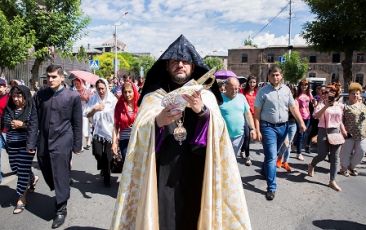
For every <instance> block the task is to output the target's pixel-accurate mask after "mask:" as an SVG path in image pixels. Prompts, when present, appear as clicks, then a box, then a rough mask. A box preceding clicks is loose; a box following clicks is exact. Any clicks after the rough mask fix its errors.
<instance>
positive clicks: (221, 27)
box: [76, 0, 314, 57]
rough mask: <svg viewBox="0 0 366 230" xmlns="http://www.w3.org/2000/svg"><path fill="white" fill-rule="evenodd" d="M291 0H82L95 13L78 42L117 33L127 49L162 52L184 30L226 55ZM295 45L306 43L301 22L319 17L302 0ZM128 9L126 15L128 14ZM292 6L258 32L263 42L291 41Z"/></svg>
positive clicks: (207, 50) (203, 49) (206, 50)
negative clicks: (290, 18)
mask: <svg viewBox="0 0 366 230" xmlns="http://www.w3.org/2000/svg"><path fill="white" fill-rule="evenodd" d="M288 2H289V1H288V0H202V1H201V0H184V1H182V0H168V1H167V0H145V1H138V0H123V1H115V0H113V1H112V0H103V1H95V0H82V10H83V11H84V13H85V14H86V15H88V16H89V17H90V18H91V23H90V24H89V26H88V27H87V29H86V32H87V35H86V36H85V37H83V38H82V39H81V40H79V41H77V43H76V45H78V46H80V45H84V46H87V44H90V45H91V46H93V45H100V44H101V43H102V42H104V41H106V40H110V39H112V37H113V33H114V25H115V24H118V23H119V24H120V25H119V26H117V30H118V31H117V35H118V39H119V40H121V41H123V42H124V43H126V44H127V48H126V49H127V51H128V52H149V53H152V54H153V55H154V56H156V57H159V56H160V54H161V53H162V52H163V51H164V50H165V49H166V48H167V47H168V46H169V44H170V43H172V42H173V41H174V40H175V39H176V38H177V37H178V36H179V35H180V34H184V35H185V36H186V37H187V39H188V40H190V41H191V43H192V44H193V45H194V46H195V47H196V49H197V50H198V52H199V53H200V54H201V56H205V55H207V54H227V50H228V49H233V48H238V47H240V46H242V44H243V41H244V40H245V39H246V38H248V36H251V37H253V36H254V35H255V34H257V33H258V31H259V30H260V29H262V27H263V26H264V25H266V24H267V23H268V22H269V20H271V19H272V18H273V17H275V16H276V15H277V14H278V13H279V12H280V11H281V9H283V8H284V7H285V6H286V5H288ZM292 2H293V4H292V13H293V17H292V36H291V43H292V44H293V45H304V44H305V40H304V39H303V38H302V37H301V35H300V34H301V31H302V25H303V24H304V23H305V22H306V21H307V20H312V19H313V18H314V16H313V15H312V14H311V13H310V12H309V8H308V7H307V6H306V4H304V2H303V1H301V0H293V1H292ZM126 12H128V13H127V14H125V13H126ZM288 17H289V8H288V7H287V8H286V9H285V10H284V11H283V12H282V13H281V14H279V16H278V17H277V18H276V19H274V20H273V22H272V23H270V25H269V26H268V27H266V28H265V29H264V30H263V31H262V32H261V33H259V34H257V35H256V36H255V37H254V43H255V44H257V45H258V46H259V47H266V46H270V45H287V43H288V41H287V39H288Z"/></svg>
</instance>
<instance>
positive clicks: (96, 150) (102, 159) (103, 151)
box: [92, 138, 112, 178]
mask: <svg viewBox="0 0 366 230" xmlns="http://www.w3.org/2000/svg"><path fill="white" fill-rule="evenodd" d="M92 148H93V150H92V152H93V155H94V157H95V159H96V160H97V169H99V170H102V172H103V174H104V178H106V177H110V174H111V161H112V143H111V142H108V141H106V140H103V139H97V138H93V142H92Z"/></svg>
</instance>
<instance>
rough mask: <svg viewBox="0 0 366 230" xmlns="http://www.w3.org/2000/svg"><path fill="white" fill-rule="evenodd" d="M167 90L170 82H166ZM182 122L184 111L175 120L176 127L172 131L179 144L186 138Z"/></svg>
mask: <svg viewBox="0 0 366 230" xmlns="http://www.w3.org/2000/svg"><path fill="white" fill-rule="evenodd" d="M168 90H169V92H170V84H168ZM183 123H184V111H183V116H182V120H181V119H179V120H178V121H176V124H177V127H176V128H175V129H174V131H173V136H174V139H175V140H176V141H178V142H179V145H182V144H183V141H185V140H186V138H187V130H186V128H184V126H183Z"/></svg>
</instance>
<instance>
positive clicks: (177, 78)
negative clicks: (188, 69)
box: [171, 74, 191, 85]
mask: <svg viewBox="0 0 366 230" xmlns="http://www.w3.org/2000/svg"><path fill="white" fill-rule="evenodd" d="M190 78H191V75H186V74H176V75H172V78H171V79H172V81H173V82H174V83H176V84H178V85H184V84H185V83H186V82H188V81H189V79H190Z"/></svg>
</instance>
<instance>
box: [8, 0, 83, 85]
mask: <svg viewBox="0 0 366 230" xmlns="http://www.w3.org/2000/svg"><path fill="white" fill-rule="evenodd" d="M80 4H81V3H80V0H63V1H55V0H42V1H39V0H3V1H2V4H1V9H4V14H5V15H6V17H7V18H8V20H12V19H13V18H15V17H22V18H23V20H24V21H25V22H26V25H25V28H26V31H34V32H35V36H36V41H35V43H34V46H33V47H34V56H35V57H36V60H35V62H34V64H33V67H32V71H31V72H32V79H33V80H34V81H33V82H35V81H36V80H38V76H39V67H40V65H41V63H42V62H43V61H44V60H46V59H47V58H52V53H51V52H50V50H51V49H50V48H51V47H52V49H53V50H57V51H60V52H63V53H65V54H66V53H68V51H70V50H71V49H72V44H73V43H74V41H76V40H77V39H79V38H80V37H81V36H82V35H83V33H82V31H83V29H84V28H85V27H86V26H87V24H88V23H89V18H87V17H85V16H84V15H83V13H82V11H81V9H80Z"/></svg>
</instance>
